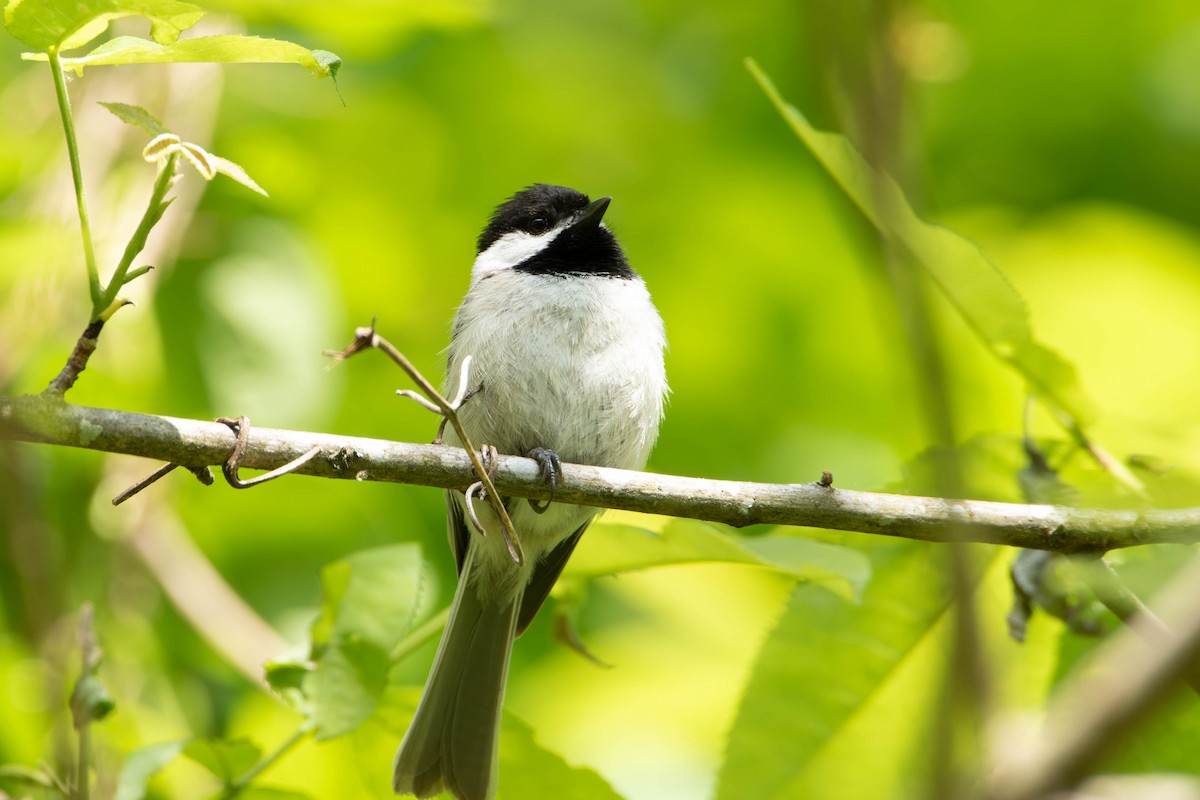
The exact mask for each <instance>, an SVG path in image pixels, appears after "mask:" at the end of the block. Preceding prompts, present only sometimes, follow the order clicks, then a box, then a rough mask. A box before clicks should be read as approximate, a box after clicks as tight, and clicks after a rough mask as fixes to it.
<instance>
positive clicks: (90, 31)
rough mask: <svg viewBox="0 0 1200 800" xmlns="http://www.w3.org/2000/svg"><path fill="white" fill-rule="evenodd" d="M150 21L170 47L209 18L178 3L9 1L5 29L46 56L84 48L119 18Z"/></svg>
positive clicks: (153, 33)
mask: <svg viewBox="0 0 1200 800" xmlns="http://www.w3.org/2000/svg"><path fill="white" fill-rule="evenodd" d="M134 16H137V17H146V18H147V19H149V20H150V35H151V37H152V38H153V39H154V41H155V42H158V43H160V44H170V43H172V42H174V41H176V40H177V39H178V38H179V34H180V33H181V32H183V31H185V30H187V29H188V28H190V27H192V26H193V25H195V24H196V23H197V22H199V21H200V18H201V17H202V16H204V11H203V10H201V9H200V7H199V6H194V5H192V4H191V3H181V2H176V0H9V2H8V4H7V5H6V6H5V7H4V26H5V27H6V28H8V32H9V33H11V34H12V35H13V36H14V37H16V38H17V39H19V40H20V41H21V42H23V43H24V44H26V45H28V46H30V47H33V48H36V49H37V50H39V51H41V52H47V51H49V50H52V49H56V48H57V49H59V50H70V49H73V48H76V47H83V46H84V45H85V44H87V43H88V42H90V41H92V40H93V39H95V38H96V37H97V36H99V35H100V34H102V33H104V31H105V29H106V28H107V27H108V23H109V22H111V21H112V20H114V19H118V18H120V17H134Z"/></svg>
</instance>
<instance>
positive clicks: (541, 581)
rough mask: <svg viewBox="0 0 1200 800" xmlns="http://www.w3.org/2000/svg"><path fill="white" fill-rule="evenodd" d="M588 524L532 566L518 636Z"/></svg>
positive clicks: (540, 605) (543, 600)
mask: <svg viewBox="0 0 1200 800" xmlns="http://www.w3.org/2000/svg"><path fill="white" fill-rule="evenodd" d="M590 524H591V520H588V521H587V522H585V523H583V524H582V525H580V526H579V528H578V529H576V531H575V532H574V533H572V534H571V535H570V536H568V537H567V538H566V539H563V540H562V541H561V542H559V543H558V544H556V545H555V546H554V549H553V550H551V551H550V552H549V553H547V554H546V557H545V558H544V559H542V561H541V562H540V563H539V564H537V565H536V566H534V568H533V575H532V576H531V577H530V578H529V585H528V586H526V587H525V595H524V597H522V598H521V610H520V611H518V612H517V635H518V636H520V635H521V634H522V633H524V632H525V629H526V628H528V627H529V623H531V622H533V618H534V616H535V615H536V614H537V612H538V609H539V608H541V607H542V604H543V603H545V602H546V598H547V597H549V596H550V590H551V589H553V588H554V583H555V581H557V580H558V576H559V575H561V574H562V571H563V567H565V566H566V565H567V560H568V559H569V558H570V557H571V553H573V552H574V551H575V545H577V544H579V537H580V536H583V532H584V531H585V530H587V526H588V525H590Z"/></svg>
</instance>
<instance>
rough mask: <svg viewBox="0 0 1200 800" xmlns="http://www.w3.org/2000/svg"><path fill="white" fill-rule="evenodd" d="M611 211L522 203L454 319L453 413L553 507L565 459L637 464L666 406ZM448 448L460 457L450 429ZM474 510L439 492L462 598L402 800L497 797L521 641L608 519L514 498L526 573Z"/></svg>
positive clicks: (410, 746)
mask: <svg viewBox="0 0 1200 800" xmlns="http://www.w3.org/2000/svg"><path fill="white" fill-rule="evenodd" d="M611 200H612V198H611V197H602V198H600V199H598V200H594V201H593V200H591V199H589V197H588V196H587V195H585V194H583V193H581V192H578V191H576V190H574V189H569V188H566V187H564V186H554V185H549V184H533V185H531V186H528V187H526V188H524V189H522V190H521V191H519V192H517V193H516V194H514V195H513V196H512V197H510V198H509V199H508V200H507V201H505V202H504V203H502V204H501V205H500V206H498V207H497V208H496V210H495V211H494V213H493V214H492V216H491V218H490V220H489V221H488V223H487V225H486V227H485V228H484V229H483V232H482V233H481V234H480V235H479V238H478V240H477V242H476V257H475V261H474V265H473V266H472V269H471V278H470V285H469V288H468V290H467V293H466V296H465V297H464V298H463V301H462V303H461V305H460V306H459V307H458V310H457V312H456V313H455V316H454V322H453V326H452V332H451V337H450V346H449V350H448V359H447V362H448V363H447V378H446V394H447V396H448V397H453V396H455V395H456V394H458V393H459V392H460V391H464V390H466V389H467V388H470V389H471V391H472V394H471V395H470V396H469V397H468V399H467V400H465V402H463V403H462V405H461V407H460V408H459V410H458V414H459V419H460V421H461V423H462V426H463V429H464V431H465V432H466V434H467V438H468V439H469V440H470V441H471V442H472V444H474V445H477V446H480V447H482V446H483V445H485V444H486V445H490V446H491V447H494V448H495V449H496V451H498V452H499V453H503V454H506V455H516V456H527V457H529V458H533V459H535V460H536V461H537V462H538V464H539V468H540V471H541V474H542V476H543V479H544V480H545V481H547V482H548V483H549V486H550V494H551V498H553V491H554V487H555V486H556V483H557V481H558V478H559V476H560V474H561V469H562V463H563V462H567V463H576V464H588V465H593V466H603V467H615V468H619V469H641V468H642V467H644V466H645V464H646V460H647V458H648V457H649V455H650V451H651V449H652V448H653V446H654V443H655V440H656V439H657V438H658V429H659V423H660V420H661V419H662V416H663V410H664V404H665V402H666V398H667V394H668V386H667V379H666V372H665V368H664V351H665V350H666V336H665V333H664V328H663V322H662V318H661V316H660V315H659V313H658V310H657V308H656V307H655V305H654V303H653V301H652V300H651V297H650V294H649V292H648V291H647V289H646V285H645V283H644V281H643V280H642V278H641V277H640V276H639V275H638V274H637V273H636V272H634V270H633V269H632V267H630V265H629V262H628V260H627V259H626V257H625V253H624V251H623V250H622V248H621V246H620V244H618V242H617V239H616V237H615V236H614V235H613V233H612V231H611V230H610V229H609V227H608V225H607V224H605V222H604V214H605V212H606V211H607V210H608V207H609V204H610V202H611ZM467 358H470V359H471V361H470V365H469V369H468V370H467V371H466V375H465V377H464V370H463V363H464V361H465V360H466V359H467ZM460 382H464V383H466V384H469V387H468V386H465V385H464V386H462V387H460V386H459V383H460ZM445 441H446V443H447V444H450V445H461V442H460V441H458V437H457V435H456V434H455V433H453V432H452V431H448V432H447V434H446V437H445ZM467 502H468V500H467V498H466V496H465V495H464V494H463V493H462V492H458V491H447V492H446V508H447V520H448V524H447V528H448V533H449V539H450V548H451V551H452V552H453V554H454V557H455V560H456V564H457V569H458V585H457V588H456V591H455V594H454V601H453V604H452V606H451V611H450V615H449V618H448V621H447V623H446V628H445V631H444V632H443V634H442V639H441V642H440V644H439V645H438V649H437V654H436V655H435V657H434V661H433V666H432V668H431V670H430V674H429V678H428V680H427V681H426V684H425V689H424V692H423V694H422V696H421V700H420V702H419V703H418V705H417V710H416V713H415V715H414V717H413V721H412V723H411V725H410V726H409V728H408V730H407V732H406V733H405V735H404V738H403V740H402V742H401V744H400V747H399V749H398V751H397V753H396V758H395V762H394V769H393V789H394V790H395V792H396V793H397V794H405V795H413V796H416V797H418V798H427V797H432V796H434V795H437V794H438V793H440V792H447V791H448V792H449V793H450V794H451V795H453V796H454V797H455V798H458V800H490V798H493V797H494V796H495V793H496V787H497V785H498V782H499V771H498V757H497V753H498V747H499V741H500V715H501V707H502V703H503V698H504V688H505V684H506V681H507V674H508V664H509V658H510V655H511V652H512V645H513V640H514V638H515V637H517V636H519V635H520V634H521V633H522V632H524V630H525V629H526V628H527V627H528V626H529V624H530V622H531V621H532V620H533V618H534V615H535V614H536V613H537V611H538V609H539V608H540V607H541V606H542V604H543V603H544V602H545V600H546V598H547V596H548V595H549V594H550V590H551V588H552V587H553V586H554V583H555V581H556V580H557V579H558V577H559V575H560V573H561V572H562V570H563V567H564V566H565V565H566V563H567V560H568V559H569V558H570V556H571V553H572V552H573V551H574V549H575V546H576V544H578V542H579V539H580V537H581V536H583V533H584V531H585V530H586V529H587V527H588V525H589V524H590V523H591V522H592V520H593V519H594V518H595V516H596V515H597V513H598V512H599V510H598V509H595V508H590V507H584V506H576V505H571V504H567V503H558V502H554V501H553V499H551V501H550V502H549V503H548V504H547V503H536V502H534V501H532V500H530V501H519V500H516V499H513V498H505V499H504V506H505V508H506V510H507V511H508V513H509V515H510V517H511V519H512V523H513V527H514V530H515V532H516V534H517V536H518V539H519V541H520V545H521V548H522V549H523V551H524V554H525V558H524V561H523V563H521V564H517V563H516V560H515V559H514V558H513V557H512V555H511V554H510V552H509V550H508V547H507V546H506V542H505V537H504V534H503V532H502V530H501V527H500V522H499V519H498V517H497V516H496V515H495V513H493V511H492V508H491V507H490V505H489V504H488V503H485V502H475V503H474V504H473V506H472V509H473V511H474V513H475V516H476V518H477V519H478V521H479V523H480V524H481V526H482V528H483V530H484V531H486V536H485V535H481V534H480V533H479V532H478V531H476V530H474V529H473V527H472V524H471V522H470V521H469V512H468V509H467Z"/></svg>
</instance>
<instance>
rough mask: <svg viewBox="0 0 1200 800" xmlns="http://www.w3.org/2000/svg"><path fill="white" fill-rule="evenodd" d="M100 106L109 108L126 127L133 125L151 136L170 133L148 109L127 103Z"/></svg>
mask: <svg viewBox="0 0 1200 800" xmlns="http://www.w3.org/2000/svg"><path fill="white" fill-rule="evenodd" d="M100 105H102V106H104V107H105V108H107V109H108V110H109V111H110V112H112V114H113V115H114V116H115V117H116V118H117V119H119V120H121V121H122V122H124V123H125V124H126V125H133V126H135V127H138V128H142V129H143V130H145V131H146V132H148V133H149V134H150V135H151V136H161V135H162V134H164V133H170V131H168V130H167V129H166V127H164V126H163V124H162V123H161V122H159V121H158V120H157V119H155V118H154V115H153V114H151V113H150V112H149V111H147V110H146V109H144V108H142V107H141V106H131V105H129V104H127V103H104V102H101V103H100Z"/></svg>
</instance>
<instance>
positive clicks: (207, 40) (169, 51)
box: [23, 34, 342, 78]
mask: <svg viewBox="0 0 1200 800" xmlns="http://www.w3.org/2000/svg"><path fill="white" fill-rule="evenodd" d="M23 58H25V59H26V60H27V61H44V60H45V59H46V56H45V55H44V54H42V53H26V54H25V55H24V56H23ZM195 62H205V63H216V64H299V65H300V66H302V67H304V68H305V69H307V70H308V71H309V72H311V73H312V74H313V75H315V76H316V77H318V78H331V77H334V76H335V75H336V74H337V71H338V67H340V66H341V63H342V62H341V59H340V58H338V57H337V56H336V55H334V54H333V53H330V52H328V51H326V50H309V49H308V48H306V47H301V46H300V45H298V44H295V43H293V42H285V41H282V40H279V39H263V38H262V37H259V36H239V35H236V34H223V35H219V36H198V37H196V38H194V39H183V40H181V41H177V42H173V43H169V44H157V43H155V42H151V41H148V40H146V39H142V38H139V37H137V36H117V37H115V38H113V39H111V40H109V41H107V42H105V43H104V44H102V45H100V46H99V47H97V48H96V49H95V50H92V51H91V52H90V53H87V54H85V55H82V56H75V57H72V58H63V59H62V63H63V66H64V67H69V68H71V69H74V70H75V71H76V72H78V73H82V72H83V70H84V68H85V67H100V66H119V65H122V64H180V63H195Z"/></svg>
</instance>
